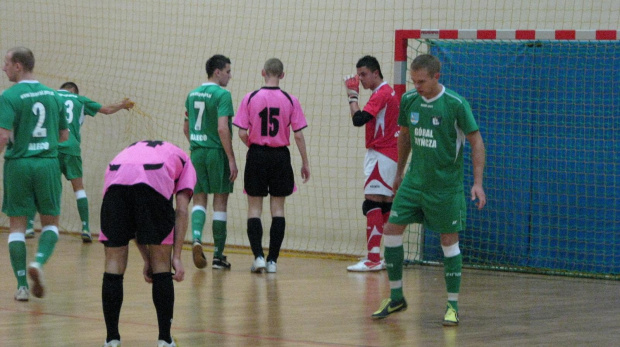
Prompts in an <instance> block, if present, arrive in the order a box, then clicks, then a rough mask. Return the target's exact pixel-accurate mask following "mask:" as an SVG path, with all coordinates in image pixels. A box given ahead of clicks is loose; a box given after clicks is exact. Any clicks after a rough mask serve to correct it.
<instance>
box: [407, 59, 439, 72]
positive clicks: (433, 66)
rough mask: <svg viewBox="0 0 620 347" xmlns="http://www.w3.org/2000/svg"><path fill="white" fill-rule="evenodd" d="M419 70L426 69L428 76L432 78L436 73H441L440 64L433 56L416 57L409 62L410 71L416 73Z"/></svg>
mask: <svg viewBox="0 0 620 347" xmlns="http://www.w3.org/2000/svg"><path fill="white" fill-rule="evenodd" d="M421 69H426V71H427V72H428V74H429V75H431V76H434V75H435V74H436V73H438V72H439V71H441V62H440V61H439V59H438V58H437V57H435V56H434V55H430V54H422V55H418V56H417V57H416V58H415V59H413V61H412V62H411V70H413V71H416V70H421Z"/></svg>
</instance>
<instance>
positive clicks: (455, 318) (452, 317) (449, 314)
mask: <svg viewBox="0 0 620 347" xmlns="http://www.w3.org/2000/svg"><path fill="white" fill-rule="evenodd" d="M443 325H444V326H446V327H453V326H457V325H459V313H458V312H456V310H455V309H454V308H453V307H452V305H450V304H448V307H447V308H446V314H445V315H444V316H443Z"/></svg>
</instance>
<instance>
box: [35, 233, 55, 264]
mask: <svg viewBox="0 0 620 347" xmlns="http://www.w3.org/2000/svg"><path fill="white" fill-rule="evenodd" d="M56 241H58V227H56V226H53V225H46V226H44V227H43V229H42V230H41V237H39V248H38V249H37V254H36V260H35V261H36V262H37V263H39V264H41V265H44V264H45V263H47V260H48V259H49V258H50V256H51V255H52V253H54V248H55V247H56Z"/></svg>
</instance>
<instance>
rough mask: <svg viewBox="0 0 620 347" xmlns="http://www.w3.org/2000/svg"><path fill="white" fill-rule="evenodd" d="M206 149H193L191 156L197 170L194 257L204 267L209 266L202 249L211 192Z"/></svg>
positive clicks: (193, 210)
mask: <svg viewBox="0 0 620 347" xmlns="http://www.w3.org/2000/svg"><path fill="white" fill-rule="evenodd" d="M206 155H207V152H206V149H195V150H192V152H191V154H190V157H191V160H192V164H193V165H194V169H195V170H196V186H195V187H194V196H193V201H194V207H193V208H192V215H191V228H192V240H193V242H192V258H193V260H194V265H195V266H196V267H197V268H199V269H202V268H204V267H205V266H207V258H206V257H205V255H204V252H203V249H202V229H203V228H204V225H205V221H206V220H207V201H208V193H209V175H208V174H207V165H208V163H207V156H206Z"/></svg>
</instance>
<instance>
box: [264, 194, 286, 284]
mask: <svg viewBox="0 0 620 347" xmlns="http://www.w3.org/2000/svg"><path fill="white" fill-rule="evenodd" d="M285 199H286V197H285V196H271V197H270V201H269V205H270V209H271V228H270V229H269V253H268V254H267V265H266V270H267V272H269V273H275V272H276V271H277V263H278V257H279V256H280V248H281V247H282V242H283V241H284V232H285V229H286V220H285V218H284V201H285Z"/></svg>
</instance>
